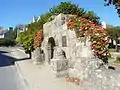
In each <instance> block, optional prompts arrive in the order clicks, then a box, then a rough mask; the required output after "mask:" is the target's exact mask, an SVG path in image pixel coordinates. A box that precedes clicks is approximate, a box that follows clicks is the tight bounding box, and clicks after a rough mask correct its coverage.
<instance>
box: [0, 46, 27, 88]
mask: <svg viewBox="0 0 120 90" xmlns="http://www.w3.org/2000/svg"><path fill="white" fill-rule="evenodd" d="M12 50H13V49H10V48H1V47H0V90H26V89H25V87H24V81H23V80H22V79H21V78H20V77H19V74H18V71H17V69H16V66H14V65H12V61H13V60H15V58H13V57H11V56H12V55H11V51H12Z"/></svg>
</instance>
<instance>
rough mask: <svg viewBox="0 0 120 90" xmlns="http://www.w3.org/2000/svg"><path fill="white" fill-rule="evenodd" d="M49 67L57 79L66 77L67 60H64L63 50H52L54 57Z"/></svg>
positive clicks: (56, 48) (57, 48)
mask: <svg viewBox="0 0 120 90" xmlns="http://www.w3.org/2000/svg"><path fill="white" fill-rule="evenodd" d="M51 67H52V69H53V71H54V73H55V75H56V76H57V77H61V76H67V75H68V60H67V59H65V56H64V54H63V50H61V48H59V47H55V48H54V57H53V59H51Z"/></svg>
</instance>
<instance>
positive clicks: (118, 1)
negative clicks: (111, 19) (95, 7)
mask: <svg viewBox="0 0 120 90" xmlns="http://www.w3.org/2000/svg"><path fill="white" fill-rule="evenodd" d="M104 1H105V2H106V4H105V6H109V5H111V4H112V5H114V6H115V8H116V9H117V13H118V16H119V17H120V0H104Z"/></svg>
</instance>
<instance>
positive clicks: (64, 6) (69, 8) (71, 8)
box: [50, 2, 100, 24]
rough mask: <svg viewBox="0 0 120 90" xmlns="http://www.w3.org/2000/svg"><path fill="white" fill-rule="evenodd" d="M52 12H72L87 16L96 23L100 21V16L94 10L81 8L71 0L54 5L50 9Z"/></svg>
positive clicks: (55, 13)
mask: <svg viewBox="0 0 120 90" xmlns="http://www.w3.org/2000/svg"><path fill="white" fill-rule="evenodd" d="M50 12H51V13H52V14H53V15H58V14H60V13H63V14H72V15H77V16H80V17H85V18H87V19H89V20H91V21H93V22H94V23H95V24H98V23H99V19H100V18H99V17H98V16H97V15H96V14H95V13H94V12H93V11H88V12H87V11H85V10H84V8H79V7H78V5H77V4H73V3H71V2H61V3H60V4H59V5H58V6H54V7H53V8H51V9H50Z"/></svg>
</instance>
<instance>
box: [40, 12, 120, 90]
mask: <svg viewBox="0 0 120 90" xmlns="http://www.w3.org/2000/svg"><path fill="white" fill-rule="evenodd" d="M68 17H69V15H64V14H60V15H58V16H57V17H56V18H55V19H54V20H53V21H51V22H48V23H46V24H44V28H43V33H44V40H43V42H42V46H41V48H42V49H43V50H44V54H45V61H46V62H49V58H48V57H49V54H50V53H49V52H48V47H50V44H49V38H51V37H52V38H53V39H54V40H53V41H54V42H55V46H54V47H56V48H57V47H59V48H61V49H62V50H63V51H64V52H65V56H66V58H65V59H59V58H53V59H51V60H52V63H53V64H54V65H56V66H55V67H56V68H55V67H53V68H54V69H55V70H57V69H59V68H63V67H64V66H62V65H65V64H66V60H68V61H69V64H68V68H69V69H68V68H67V69H68V70H67V72H68V74H69V76H70V77H78V78H79V79H80V80H81V81H82V83H81V90H120V73H119V72H117V71H116V70H109V69H106V68H104V65H103V66H102V68H100V67H99V66H100V65H102V63H103V62H102V60H100V59H98V58H96V57H95V56H94V55H93V54H92V50H91V47H90V42H89V37H81V38H79V39H78V38H77V37H76V34H75V32H74V31H71V30H68V29H67V20H68ZM63 36H65V37H66V44H65V41H64V40H63ZM65 37H64V39H65ZM63 41H64V42H63ZM63 43H64V47H63ZM51 44H52V43H51ZM53 54H54V53H53ZM64 60H65V62H64ZM65 68H66V67H65ZM65 72H66V71H65Z"/></svg>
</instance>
